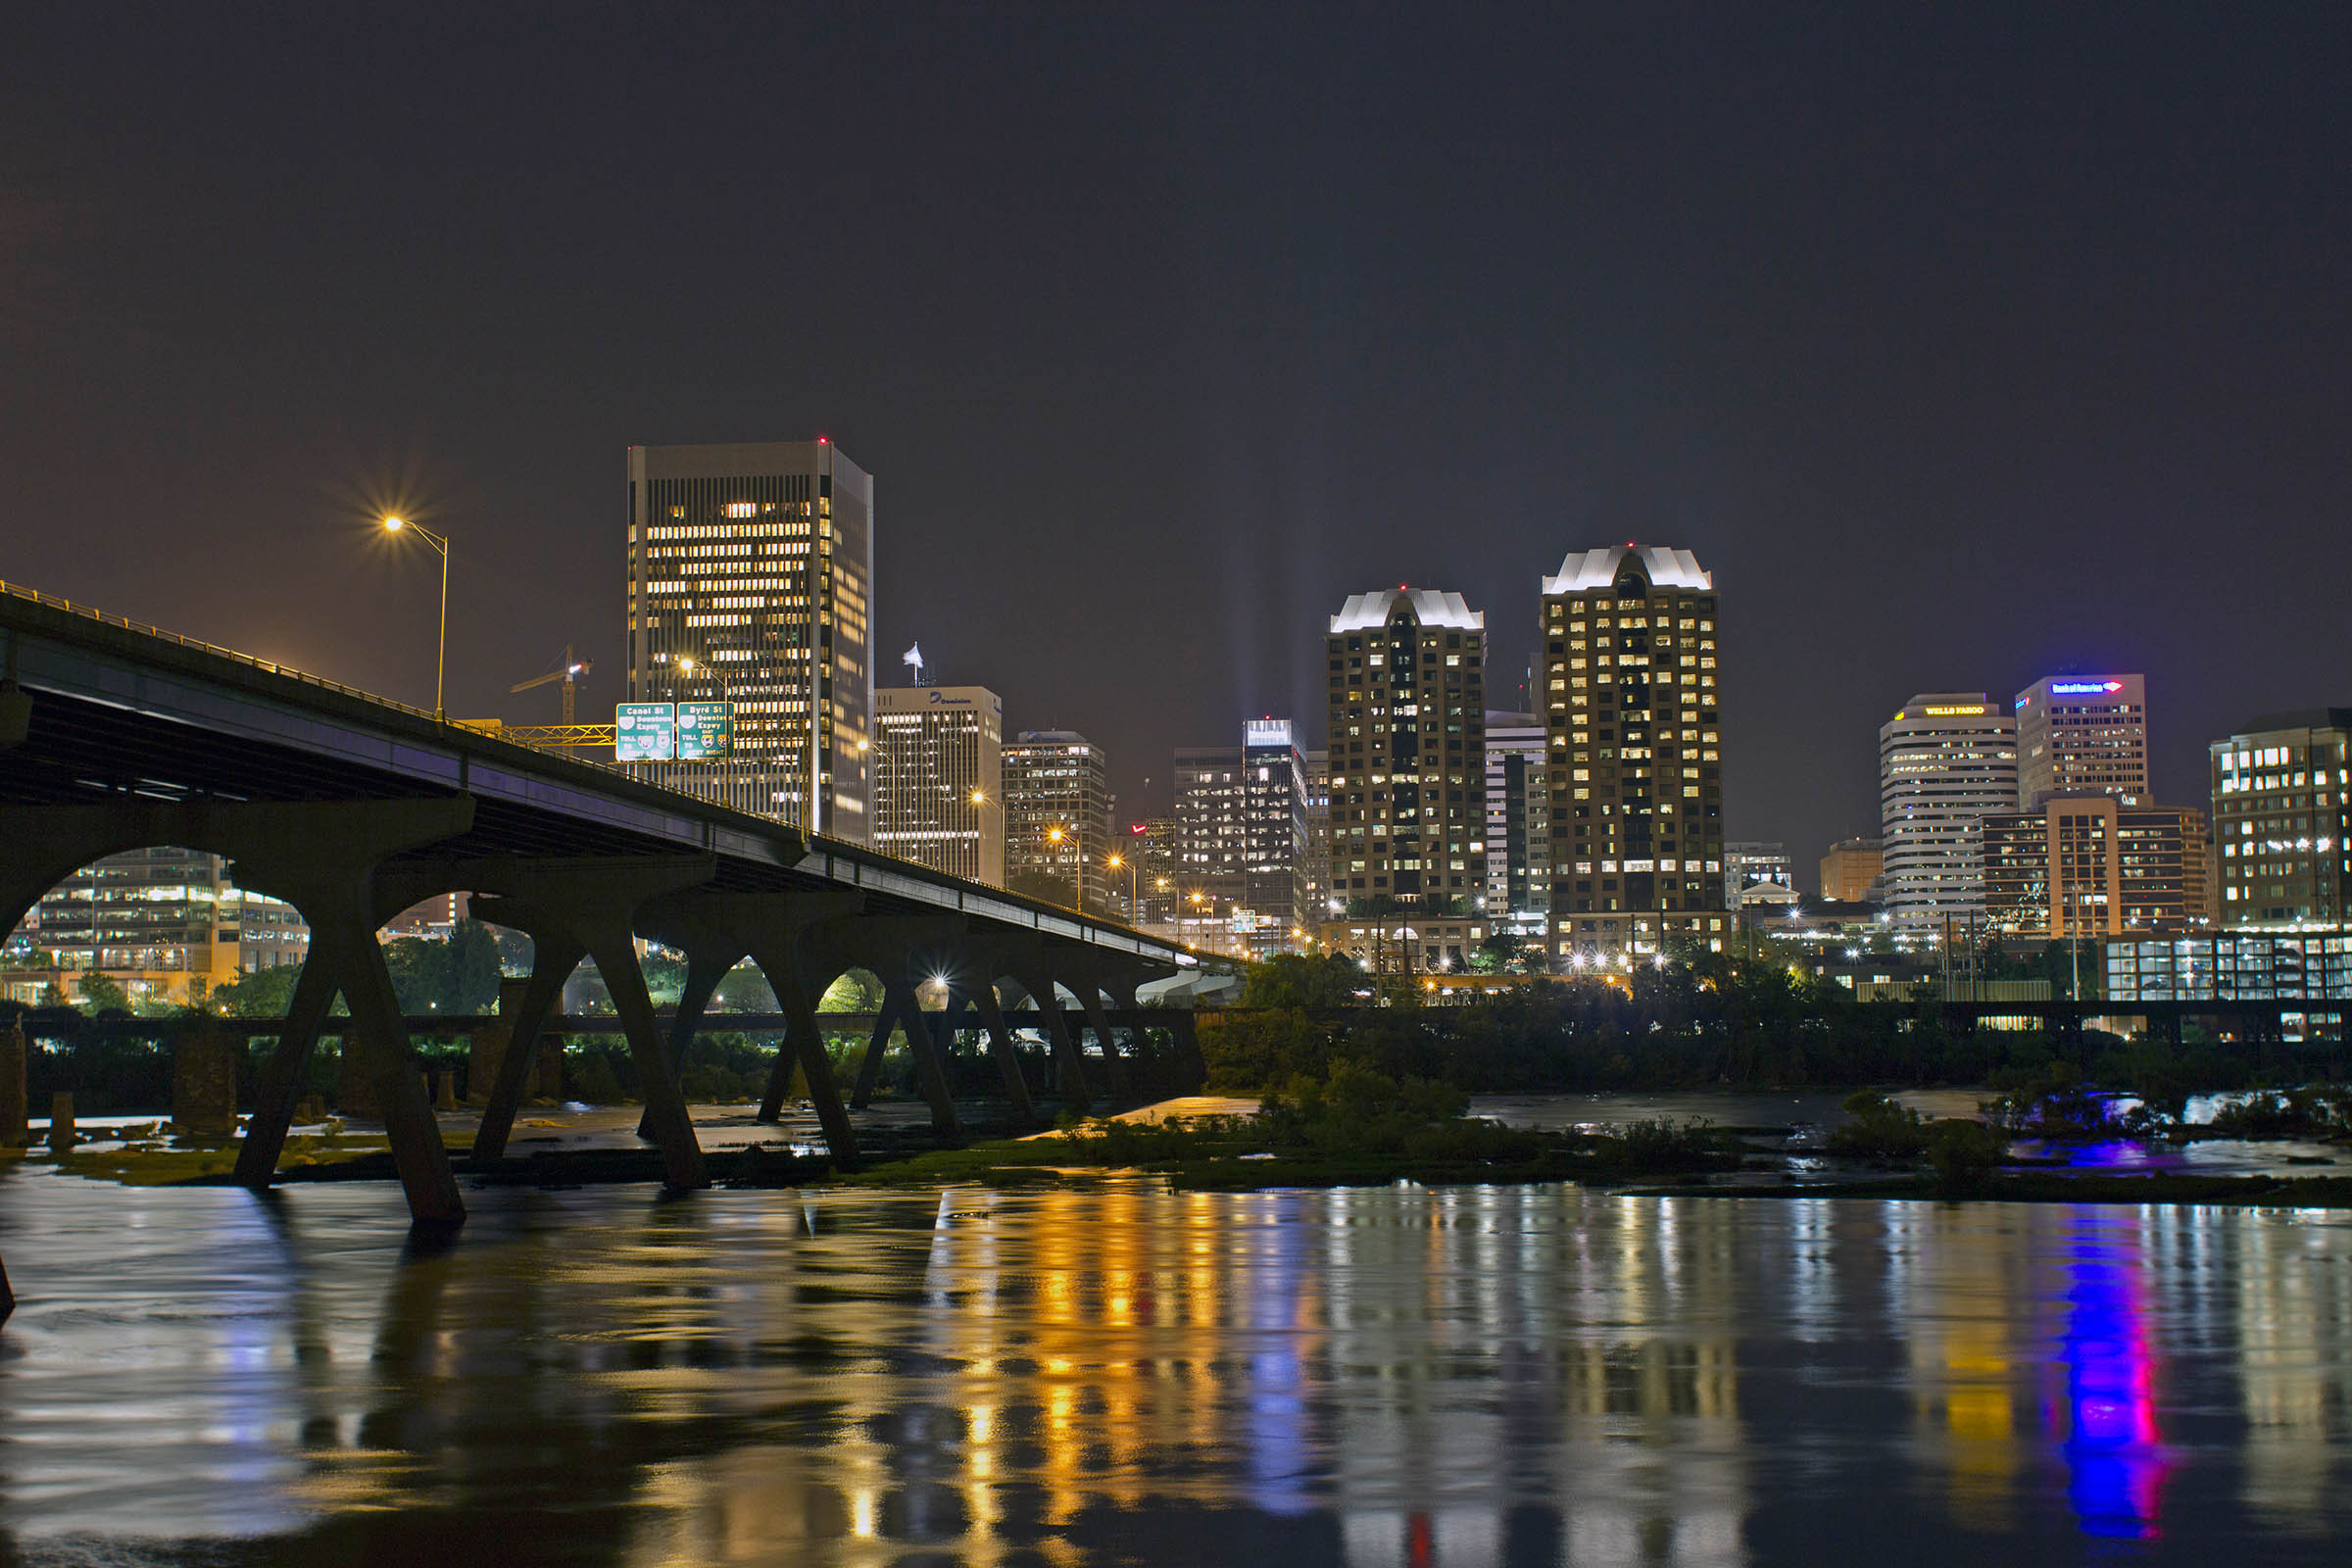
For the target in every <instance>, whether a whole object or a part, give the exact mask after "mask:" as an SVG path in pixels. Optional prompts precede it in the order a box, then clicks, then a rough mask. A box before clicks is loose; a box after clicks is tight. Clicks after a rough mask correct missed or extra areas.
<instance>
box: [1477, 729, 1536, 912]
mask: <svg viewBox="0 0 2352 1568" xmlns="http://www.w3.org/2000/svg"><path fill="white" fill-rule="evenodd" d="M1546 739H1547V738H1546V736H1545V733H1544V720H1543V719H1542V718H1541V717H1539V716H1538V715H1536V714H1534V713H1517V712H1509V711H1504V710H1501V709H1489V710H1488V711H1487V768H1486V796H1487V810H1486V818H1487V820H1486V846H1487V912H1488V913H1489V914H1491V915H1494V916H1495V919H1496V920H1497V921H1499V920H1500V919H1501V918H1502V917H1503V916H1504V915H1506V914H1542V913H1544V912H1545V911H1546V910H1548V909H1549V908H1550V907H1551V792H1550V788H1549V779H1550V767H1549V764H1548V763H1547V762H1546V760H1545V757H1544V748H1545V744H1546Z"/></svg>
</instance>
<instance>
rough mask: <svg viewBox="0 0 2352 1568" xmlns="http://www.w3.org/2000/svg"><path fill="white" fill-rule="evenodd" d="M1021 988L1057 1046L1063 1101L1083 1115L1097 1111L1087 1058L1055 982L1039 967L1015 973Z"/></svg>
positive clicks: (1055, 1059)
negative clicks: (1071, 1033)
mask: <svg viewBox="0 0 2352 1568" xmlns="http://www.w3.org/2000/svg"><path fill="white" fill-rule="evenodd" d="M1012 977H1013V978H1014V979H1015V980H1017V981H1019V982H1020V985H1021V989H1022V990H1024V991H1026V992H1028V993H1029V1000H1030V1002H1031V1003H1032V1004H1034V1005H1036V1007H1037V1016H1038V1021H1039V1022H1041V1023H1043V1024H1044V1025H1045V1026H1046V1038H1047V1039H1048V1040H1050V1041H1052V1042H1053V1044H1054V1064H1055V1066H1056V1067H1058V1068H1059V1069H1060V1073H1061V1098H1062V1101H1063V1102H1064V1103H1066V1104H1068V1106H1069V1107H1070V1108H1071V1109H1072V1110H1074V1111H1076V1112H1077V1113H1078V1114H1079V1115H1081V1116H1083V1115H1085V1114H1086V1113H1087V1112H1088V1111H1089V1110H1092V1109H1093V1108H1094V1103H1095V1097H1094V1093H1093V1091H1092V1090H1090V1089H1089V1088H1088V1087H1087V1080H1086V1056H1085V1054H1084V1053H1082V1052H1081V1051H1079V1049H1078V1042H1077V1041H1076V1040H1074V1039H1072V1038H1071V1037H1070V1022H1069V1019H1068V1018H1066V1017H1064V1016H1063V1015H1062V1010H1061V1001H1060V999H1059V998H1057V997H1055V996H1054V980H1053V977H1052V976H1051V975H1049V974H1045V973H1042V972H1040V971H1039V970H1038V969H1037V968H1035V967H1025V968H1022V969H1015V970H1014V971H1012Z"/></svg>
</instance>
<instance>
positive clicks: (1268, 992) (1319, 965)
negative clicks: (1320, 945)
mask: <svg viewBox="0 0 2352 1568" xmlns="http://www.w3.org/2000/svg"><path fill="white" fill-rule="evenodd" d="M1363 983H1364V976H1363V971H1362V970H1360V969H1358V968H1356V966H1355V964H1354V962H1353V961H1352V960H1350V959H1348V958H1346V957H1343V956H1340V955H1339V954H1336V953H1326V954H1320V955H1314V956H1309V955H1307V954H1301V953H1278V954H1276V955H1274V956H1272V957H1271V958H1268V959H1266V960H1265V961H1264V962H1263V963H1253V964H1251V965H1250V973H1249V978H1248V980H1247V982H1246V983H1245V985H1244V987H1243V990H1242V1005H1244V1006H1246V1007H1297V1008H1301V1009H1304V1010H1306V1011H1309V1012H1328V1011H1332V1010H1334V1009H1337V1008H1342V1007H1352V1006H1354V1005H1355V1004H1356V996H1355V993H1356V989H1357V988H1358V987H1359V986H1361V985H1362V984H1363Z"/></svg>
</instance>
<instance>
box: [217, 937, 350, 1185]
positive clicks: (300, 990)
mask: <svg viewBox="0 0 2352 1568" xmlns="http://www.w3.org/2000/svg"><path fill="white" fill-rule="evenodd" d="M338 989H339V988H338V987H337V986H336V984H335V977H334V976H333V975H332V974H330V973H328V972H327V966H326V960H325V959H324V958H322V957H320V956H318V955H316V954H313V955H309V956H305V958H304V959H303V964H302V972H301V973H300V974H297V975H296V976H295V977H294V996H293V999H292V1000H291V1001H289V1002H288V1003H287V1004H286V1021H285V1027H284V1028H283V1029H281V1030H279V1031H278V1036H277V1046H276V1049H274V1050H273V1051H271V1052H270V1060H269V1062H268V1063H267V1064H266V1065H265V1066H264V1067H263V1068H262V1078H261V1082H260V1083H259V1084H257V1085H255V1086H254V1096H253V1115H252V1117H251V1118H250V1119H249V1120H247V1122H246V1123H245V1141H244V1143H242V1144H240V1145H238V1146H237V1172H236V1180H237V1185H238V1186H240V1187H246V1188H251V1189H252V1190H253V1191H254V1192H257V1193H266V1192H268V1191H269V1190H270V1178H271V1177H272V1176H274V1175H276V1174H277V1162H278V1159H279V1157H280V1156H281V1155H283V1154H284V1153H285V1152H286V1129H287V1128H288V1127H290V1126H292V1125H293V1122H294V1103H295V1102H296V1101H298V1100H300V1099H301V1098H302V1082H303V1079H304V1077H305V1076H306V1075H307V1074H308V1071H309V1068H310V1065H311V1055H312V1054H313V1053H314V1052H316V1051H317V1050H318V1048H319V1025H321V1024H322V1023H324V1022H325V1021H326V1010H327V1008H329V1007H331V1006H333V1005H334V1002H335V993H336V991H337V990H338Z"/></svg>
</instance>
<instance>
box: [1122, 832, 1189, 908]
mask: <svg viewBox="0 0 2352 1568" xmlns="http://www.w3.org/2000/svg"><path fill="white" fill-rule="evenodd" d="M1120 853H1121V854H1123V855H1124V856H1126V857H1128V858H1130V859H1131V860H1132V861H1133V862H1134V864H1135V867H1136V870H1137V877H1136V882H1135V888H1136V893H1137V896H1138V897H1139V898H1140V899H1141V900H1142V907H1141V908H1140V909H1138V910H1137V911H1136V917H1135V918H1136V923H1137V924H1138V925H1150V926H1172V925H1174V924H1175V922H1176V906H1177V904H1178V903H1179V902H1180V901H1181V899H1182V897H1183V894H1182V892H1181V891H1180V889H1179V888H1178V885H1177V854H1178V844H1177V830H1176V819H1175V818H1174V817H1173V816H1148V817H1146V818H1144V820H1142V821H1141V822H1130V823H1128V824H1127V843H1126V846H1125V848H1124V849H1123V850H1122V851H1121V852H1120Z"/></svg>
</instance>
